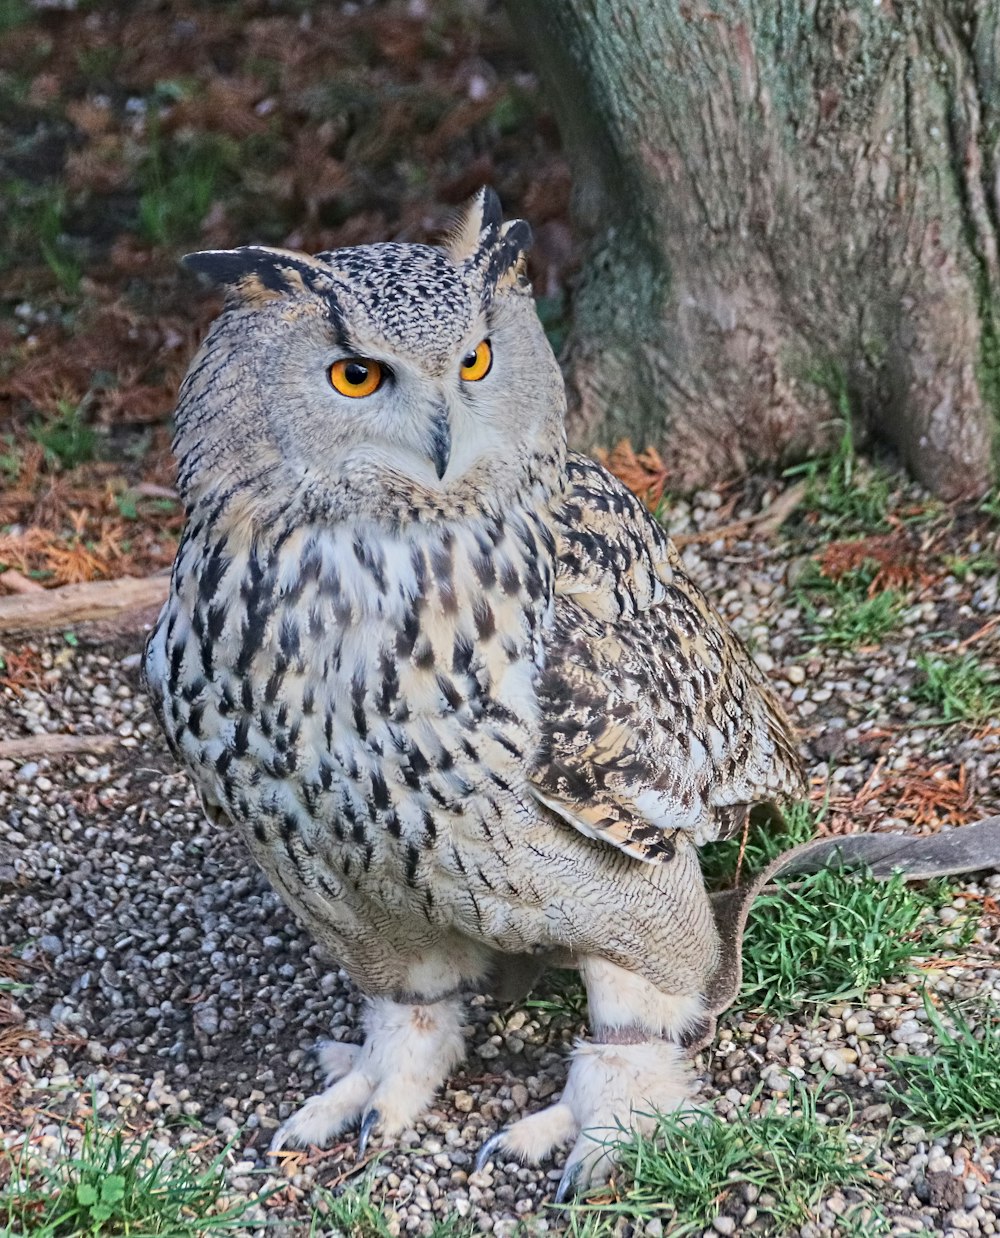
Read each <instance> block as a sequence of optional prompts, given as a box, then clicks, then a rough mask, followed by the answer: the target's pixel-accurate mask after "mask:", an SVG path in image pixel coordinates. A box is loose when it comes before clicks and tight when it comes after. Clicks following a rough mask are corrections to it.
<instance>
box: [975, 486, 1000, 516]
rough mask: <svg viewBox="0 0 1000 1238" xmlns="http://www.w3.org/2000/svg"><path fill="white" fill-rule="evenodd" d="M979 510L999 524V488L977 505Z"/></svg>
mask: <svg viewBox="0 0 1000 1238" xmlns="http://www.w3.org/2000/svg"><path fill="white" fill-rule="evenodd" d="M979 510H980V511H981V512H985V513H986V515H987V516H991V517H992V518H993V519H994V520H996V521H998V522H1000V488H998V489H996V490H991V491H990V492H989V494H988V495H987V496H986V497H985V498H984V499H983V501H982V502H981V503H980V504H979Z"/></svg>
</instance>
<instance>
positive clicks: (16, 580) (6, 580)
mask: <svg viewBox="0 0 1000 1238" xmlns="http://www.w3.org/2000/svg"><path fill="white" fill-rule="evenodd" d="M0 585H3V587H4V588H5V589H6V590H7V592H8V593H44V592H45V586H44V585H40V584H39V583H38V581H37V580H32V579H31V577H30V576H25V575H24V574H23V573H22V572H19V571H18V570H17V568H16V567H9V568H7V570H6V571H5V572H4V573H3V575H2V576H0Z"/></svg>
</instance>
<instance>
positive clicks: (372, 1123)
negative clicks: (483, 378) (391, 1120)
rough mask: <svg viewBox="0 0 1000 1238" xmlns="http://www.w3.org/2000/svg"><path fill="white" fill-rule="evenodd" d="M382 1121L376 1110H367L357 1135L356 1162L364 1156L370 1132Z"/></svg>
mask: <svg viewBox="0 0 1000 1238" xmlns="http://www.w3.org/2000/svg"><path fill="white" fill-rule="evenodd" d="M381 1121H382V1115H381V1113H379V1111H378V1110H377V1109H369V1110H367V1112H366V1113H365V1116H364V1117H363V1118H362V1119H361V1130H360V1132H359V1133H358V1160H359V1161H360V1160H361V1158H362V1157H363V1156H364V1154H365V1148H367V1147H368V1140H369V1138H370V1136H371V1133H372V1131H373V1130H374V1129H375V1127H376V1126H377V1125H378V1124H379V1122H381Z"/></svg>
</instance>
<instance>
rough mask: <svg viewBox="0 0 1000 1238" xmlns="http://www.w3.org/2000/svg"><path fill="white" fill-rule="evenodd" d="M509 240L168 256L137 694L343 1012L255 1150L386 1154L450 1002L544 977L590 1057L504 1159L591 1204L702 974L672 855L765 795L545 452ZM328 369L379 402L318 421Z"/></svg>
mask: <svg viewBox="0 0 1000 1238" xmlns="http://www.w3.org/2000/svg"><path fill="white" fill-rule="evenodd" d="M528 239H529V234H528V231H527V228H526V226H525V225H524V224H522V223H520V222H514V223H511V224H506V225H503V224H501V222H500V217H499V210H498V206H497V204H496V200H495V197H494V196H493V195H491V194H489V193H484V194H482V195H480V196H479V198H478V199H477V200H476V202H475V203H474V204H473V206H472V207H471V208H470V210H469V212H468V214H467V216H466V217H465V219H464V220H463V222H462V224H461V226H460V227H459V229H458V231H457V232H456V235H455V236H454V237H453V238H452V240H451V242H450V243H449V245H448V246H447V247H446V248H444V249H441V250H437V249H432V248H429V247H425V246H405V245H395V244H394V245H384V246H368V247H364V248H360V249H355V250H343V251H335V252H333V253H329V254H324V255H320V256H318V257H317V258H309V257H307V256H305V255H299V254H291V253H288V252H286V251H277V250H265V249H254V248H250V249H246V250H237V251H233V252H231V253H219V254H207V255H196V256H195V258H194V259H193V262H192V265H194V266H195V268H196V269H201V270H204V271H206V272H207V273H209V274H211V275H212V276H213V277H214V278H216V279H217V280H219V281H220V282H221V283H223V284H224V285H225V286H226V288H227V306H226V310H225V312H224V313H223V315H222V316H221V317H220V318H219V320H218V321H217V322H216V324H215V325H214V326H213V328H212V330H211V332H210V334H209V337H208V339H207V340H206V342H205V344H204V346H203V348H202V350H201V352H200V353H199V355H198V356H197V357H196V358H195V361H194V362H193V364H192V367H191V370H190V372H189V374H188V377H187V379H186V380H185V383H184V386H183V388H182V391H181V396H180V402H179V406H178V411H177V426H178V431H177V439H176V443H175V447H176V450H177V453H178V457H179V461H180V472H179V477H180V486H181V490H182V493H183V495H184V500H185V503H186V505H187V511H188V523H187V526H186V530H185V533H184V537H183V540H182V544H181V546H180V549H179V551H178V555H177V561H176V563H175V567H174V573H173V579H172V586H171V594H170V598H169V600H168V602H167V604H166V606H165V607H164V610H163V612H162V614H161V616H160V619H159V622H158V624H157V627H156V629H155V631H154V632H153V634H152V636H151V638H150V641H149V644H148V646H147V652H146V657H145V673H146V678H147V682H148V684H149V688H150V692H151V695H152V698H153V701H154V704H155V706H156V709H157V712H158V716H159V718H160V721H161V723H162V725H163V727H164V730H165V732H166V734H167V737H168V739H169V741H170V743H171V746H172V748H173V750H174V752H175V753H176V755H177V756H178V758H179V760H180V761H181V762H182V763H183V764H185V765H186V766H187V768H188V769H189V770H190V771H191V773H192V776H193V777H194V779H195V782H196V784H197V786H198V788H199V790H200V792H201V794H202V797H203V801H204V803H205V807H206V812H208V814H209V815H210V816H211V817H212V818H213V819H215V820H219V821H224V820H226V819H228V820H229V821H232V822H233V823H234V824H235V825H236V826H237V827H238V828H239V830H240V832H241V833H242V834H243V836H244V838H245V839H246V842H247V845H248V846H249V848H250V850H251V852H252V854H253V855H254V857H255V858H256V860H257V861H258V863H259V864H260V865H261V867H262V868H263V869H264V870H265V872H266V873H267V874H268V876H269V877H270V879H271V881H272V882H273V883H274V885H275V887H276V888H277V889H278V890H279V891H280V892H281V893H282V895H283V896H284V897H285V898H286V900H287V901H288V903H289V905H290V906H291V907H292V908H294V910H295V911H296V913H297V914H298V915H299V916H300V917H301V918H302V919H303V921H304V922H305V923H306V924H307V926H308V927H309V928H310V930H311V931H312V932H313V934H314V935H315V936H316V937H317V939H318V940H319V941H321V942H322V943H323V944H324V945H325V946H327V947H328V948H329V950H330V951H331V953H332V954H333V955H334V957H335V958H336V959H337V960H338V962H340V963H341V964H342V965H343V966H344V967H345V968H346V969H347V971H348V972H349V974H350V975H351V976H352V978H353V979H354V980H355V982H356V983H357V984H358V985H359V986H360V987H361V988H362V989H364V990H365V991H366V992H367V993H368V994H369V995H370V996H371V998H372V1006H371V1011H370V1014H369V1021H368V1035H367V1038H366V1040H365V1044H364V1045H363V1046H362V1047H361V1048H360V1049H358V1050H357V1051H356V1052H355V1053H351V1052H349V1051H343V1052H338V1053H335V1054H333V1055H332V1056H331V1057H330V1059H329V1060H330V1063H331V1065H330V1076H331V1079H333V1078H335V1077H336V1076H337V1075H342V1076H343V1077H342V1078H339V1080H338V1081H336V1082H333V1083H332V1085H331V1086H330V1087H329V1088H328V1089H327V1090H326V1091H325V1092H324V1093H322V1094H321V1095H320V1096H317V1097H315V1098H313V1100H312V1101H311V1102H309V1104H308V1105H307V1106H306V1107H305V1109H304V1110H302V1111H300V1113H299V1114H297V1115H296V1116H295V1117H294V1118H293V1119H290V1121H289V1122H288V1123H286V1125H285V1127H284V1128H282V1131H281V1132H280V1133H279V1137H278V1140H277V1144H278V1145H280V1144H281V1143H283V1142H300V1143H301V1142H308V1141H314V1142H316V1141H318V1142H322V1141H324V1140H325V1139H328V1138H329V1137H331V1136H332V1135H333V1134H334V1133H336V1132H337V1131H339V1130H341V1129H342V1128H343V1127H344V1126H346V1125H348V1124H349V1123H350V1122H352V1121H354V1120H356V1119H357V1118H359V1117H361V1119H362V1140H364V1139H366V1138H367V1135H368V1133H369V1132H370V1130H371V1129H372V1126H373V1125H375V1124H376V1123H381V1125H382V1126H383V1127H384V1129H385V1130H386V1131H387V1132H389V1133H391V1132H392V1131H394V1130H398V1129H400V1128H401V1127H403V1126H405V1125H406V1124H408V1123H410V1122H412V1121H413V1120H414V1119H415V1118H416V1117H417V1116H419V1113H420V1112H421V1110H422V1109H423V1107H424V1106H425V1105H426V1104H427V1103H429V1101H430V1099H431V1097H432V1095H433V1092H434V1089H435V1088H436V1086H437V1085H438V1084H439V1083H440V1082H441V1080H442V1079H443V1078H444V1077H445V1076H446V1075H447V1073H448V1071H449V1070H450V1069H452V1067H453V1066H454V1065H455V1064H456V1062H457V1061H458V1060H460V1057H461V1053H462V1039H461V1036H460V1032H459V1030H458V1029H459V1027H460V1022H459V1020H460V1001H461V996H462V995H463V994H465V993H468V992H475V991H490V992H493V993H499V994H514V993H517V992H518V991H523V990H524V988H525V987H526V986H527V985H529V984H530V983H531V982H532V980H533V979H534V977H535V976H536V975H537V973H538V971H539V970H540V969H541V968H542V967H544V966H545V965H546V964H549V963H552V962H557V961H558V962H561V963H564V964H566V963H569V964H574V965H576V966H578V967H579V968H580V970H581V972H582V974H583V976H584V979H585V982H586V984H587V988H588V997H589V1001H590V1010H591V1028H592V1033H593V1043H592V1044H591V1045H590V1046H589V1047H588V1048H587V1049H586V1051H584V1050H581V1051H580V1053H578V1054H577V1056H576V1058H575V1059H574V1063H573V1065H572V1067H571V1070H570V1078H569V1080H568V1083H567V1091H566V1095H565V1096H564V1098H563V1101H561V1102H559V1103H558V1104H557V1105H555V1106H552V1107H551V1109H550V1110H546V1111H544V1112H543V1113H542V1114H535V1115H532V1116H531V1117H530V1118H526V1119H524V1120H523V1121H522V1122H519V1123H516V1124H515V1125H514V1126H513V1127H511V1128H510V1129H509V1130H508V1131H507V1132H506V1133H505V1134H504V1136H503V1138H504V1140H505V1142H506V1144H507V1147H508V1149H509V1151H510V1152H511V1153H512V1154H514V1155H522V1156H525V1157H528V1158H537V1157H539V1156H542V1155H545V1154H546V1153H547V1152H548V1151H549V1150H550V1149H551V1148H552V1147H553V1146H554V1145H555V1144H556V1143H559V1142H563V1141H566V1140H568V1139H576V1141H577V1142H576V1146H575V1147H574V1150H573V1152H572V1153H571V1155H570V1169H571V1170H572V1171H573V1173H576V1172H577V1171H579V1170H580V1169H581V1167H584V1166H585V1167H586V1170H587V1173H588V1174H589V1176H590V1177H592V1178H593V1177H597V1176H599V1175H600V1173H601V1172H602V1169H601V1165H602V1164H603V1161H602V1158H601V1157H595V1155H594V1154H593V1150H592V1149H593V1144H592V1142H591V1141H588V1140H587V1137H586V1136H584V1135H582V1134H581V1132H582V1131H583V1130H584V1129H586V1128H588V1127H592V1126H595V1125H613V1124H614V1123H615V1122H617V1121H623V1122H626V1123H627V1122H628V1121H630V1120H632V1118H631V1110H632V1108H634V1107H641V1104H645V1105H646V1107H647V1108H648V1105H649V1104H650V1103H654V1104H660V1105H667V1106H670V1107H673V1106H675V1105H676V1104H679V1103H682V1101H683V1096H684V1092H685V1085H684V1066H683V1062H682V1059H681V1057H679V1056H678V1055H679V1049H678V1043H679V1042H680V1040H681V1039H682V1038H683V1037H684V1035H685V1034H686V1033H688V1032H690V1030H691V1029H692V1028H693V1027H695V1026H696V1025H697V1023H698V1021H699V1018H700V1015H701V1011H702V1009H703V1005H704V1002H703V995H704V993H705V990H706V986H707V980H708V977H709V976H710V974H711V972H712V969H713V968H714V966H715V964H716V961H717V955H718V937H717V933H716V929H715V925H714V921H713V920H712V916H711V913H710V910H709V907H708V902H707V899H706V896H705V892H704V887H703V884H702V881H701V877H700V872H699V869H698V862H697V851H696V848H697V845H699V844H700V843H702V842H703V841H705V840H706V839H709V838H713V837H718V836H721V835H724V834H726V833H728V832H730V831H732V829H733V828H734V827H735V826H737V825H738V823H739V822H740V821H741V820H742V817H743V814H744V813H745V811H746V807H747V805H750V804H753V803H755V802H757V801H760V800H768V799H774V798H778V797H781V796H783V795H786V794H790V793H794V792H795V791H796V790H797V789H798V787H799V782H800V773H799V766H798V762H797V758H796V757H795V754H794V749H793V746H792V741H791V738H790V735H789V731H788V727H787V723H786V722H785V720H784V717H783V715H782V713H781V710H780V708H779V707H778V705H777V704H776V702H775V700H774V698H773V696H772V695H771V693H770V692H769V690H768V689H767V687H766V685H765V684H764V681H763V678H762V676H761V675H760V673H759V672H758V671H757V669H756V667H755V666H754V665H753V663H752V662H751V661H750V659H749V658H748V657H747V655H746V653H745V652H744V651H743V649H742V647H741V646H740V645H739V643H738V642H737V641H736V639H735V638H734V637H733V636H732V634H731V633H730V632H729V631H728V629H727V628H726V626H725V624H724V623H723V621H722V620H721V619H719V617H718V616H717V615H716V613H715V612H714V611H713V610H712V609H711V607H710V606H709V605H708V603H707V602H706V601H705V599H704V597H703V596H702V595H701V594H700V593H699V591H698V590H697V589H696V588H695V587H694V586H693V585H692V584H691V582H690V581H689V580H687V578H686V577H685V576H684V573H683V571H682V569H681V566H680V563H679V560H678V557H677V555H676V552H675V551H674V550H673V548H672V547H671V546H670V543H669V541H668V540H667V538H666V537H665V535H664V534H663V532H662V530H661V529H660V528H659V526H658V525H657V524H656V523H655V521H653V520H652V518H651V517H650V516H649V515H648V513H647V512H646V511H645V509H644V508H643V507H642V505H641V504H640V503H639V502H638V501H637V500H636V499H635V498H634V497H633V496H632V495H631V494H629V493H628V492H627V491H626V490H625V489H624V488H623V487H622V486H621V485H620V483H618V482H617V481H616V480H615V479H614V478H612V477H611V476H610V475H609V474H607V473H606V472H605V471H604V470H603V469H601V468H600V466H598V465H597V464H595V463H594V462H592V461H590V460H587V459H585V458H584V457H582V456H576V455H572V454H571V455H569V456H567V454H566V452H565V447H564V439H563V414H564V409H565V398H564V394H563V387H562V380H561V377H560V374H559V370H558V367H557V366H556V364H555V360H554V358H553V357H552V353H551V350H550V349H549V346H548V344H547V342H546V340H545V337H544V333H543V332H542V330H541V327H540V325H539V324H538V320H537V316H536V315H535V313H534V309H533V306H532V303H531V298H530V290H529V289H528V287H527V285H526V283H525V281H524V278H523V274H522V261H521V257H520V255H521V252H522V250H523V249H524V247H525V246H526V244H527V242H528ZM482 338H489V340H490V341H491V344H492V350H493V358H494V361H493V367H492V369H491V370H490V372H489V373H488V375H487V376H486V377H485V378H484V379H483V380H482V381H481V382H479V381H477V382H476V383H472V382H465V381H463V380H461V379H460V377H459V374H458V367H459V360H460V358H462V357H463V356H464V355H465V354H466V353H468V351H469V349H470V348H475V346H476V344H477V343H478V341H479V340H480V339H482ZM343 357H348V358H349V357H362V358H375V359H376V360H378V361H379V362H381V363H382V364H383V365H384V366H385V367H387V369H388V372H389V374H390V375H391V381H390V380H388V379H387V380H386V381H385V382H383V386H382V388H380V389H379V392H378V393H377V395H375V396H370V397H368V398H367V399H366V400H358V399H348V398H347V397H345V396H338V395H337V394H336V393H335V392H333V391H332V388H331V387H330V384H329V382H328V381H327V378H326V375H327V372H328V370H329V367H330V366H331V364H333V362H334V361H336V360H337V359H338V358H343ZM442 444H443V445H444V446H442ZM442 451H443V452H444V457H443V458H444V460H445V463H446V469H445V471H444V472H443V473H442V475H440V476H438V472H437V469H436V468H435V467H434V465H433V464H432V461H437V462H438V464H439V465H440V462H441V459H442ZM334 1058H336V1065H334V1064H333V1062H334ZM656 1062H659V1063H660V1068H659V1069H657V1068H655V1063H656ZM602 1080H603V1082H601V1081H602Z"/></svg>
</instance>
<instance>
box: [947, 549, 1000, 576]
mask: <svg viewBox="0 0 1000 1238" xmlns="http://www.w3.org/2000/svg"><path fill="white" fill-rule="evenodd" d="M942 562H943V563H944V565H945V567H946V568H947V569H948V571H949V573H950V574H951V575H952V576H954V577H955V579H956V580H961V581H965V580H968V579H969V578H970V577H976V576H992V575H993V573H994V572H996V571H998V570H1000V561H998V560H997V557H996V555H991V554H977V555H973V556H972V558H970V559H966V558H964V557H963V556H962V555H945V556H944V557H943V559H942Z"/></svg>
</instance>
